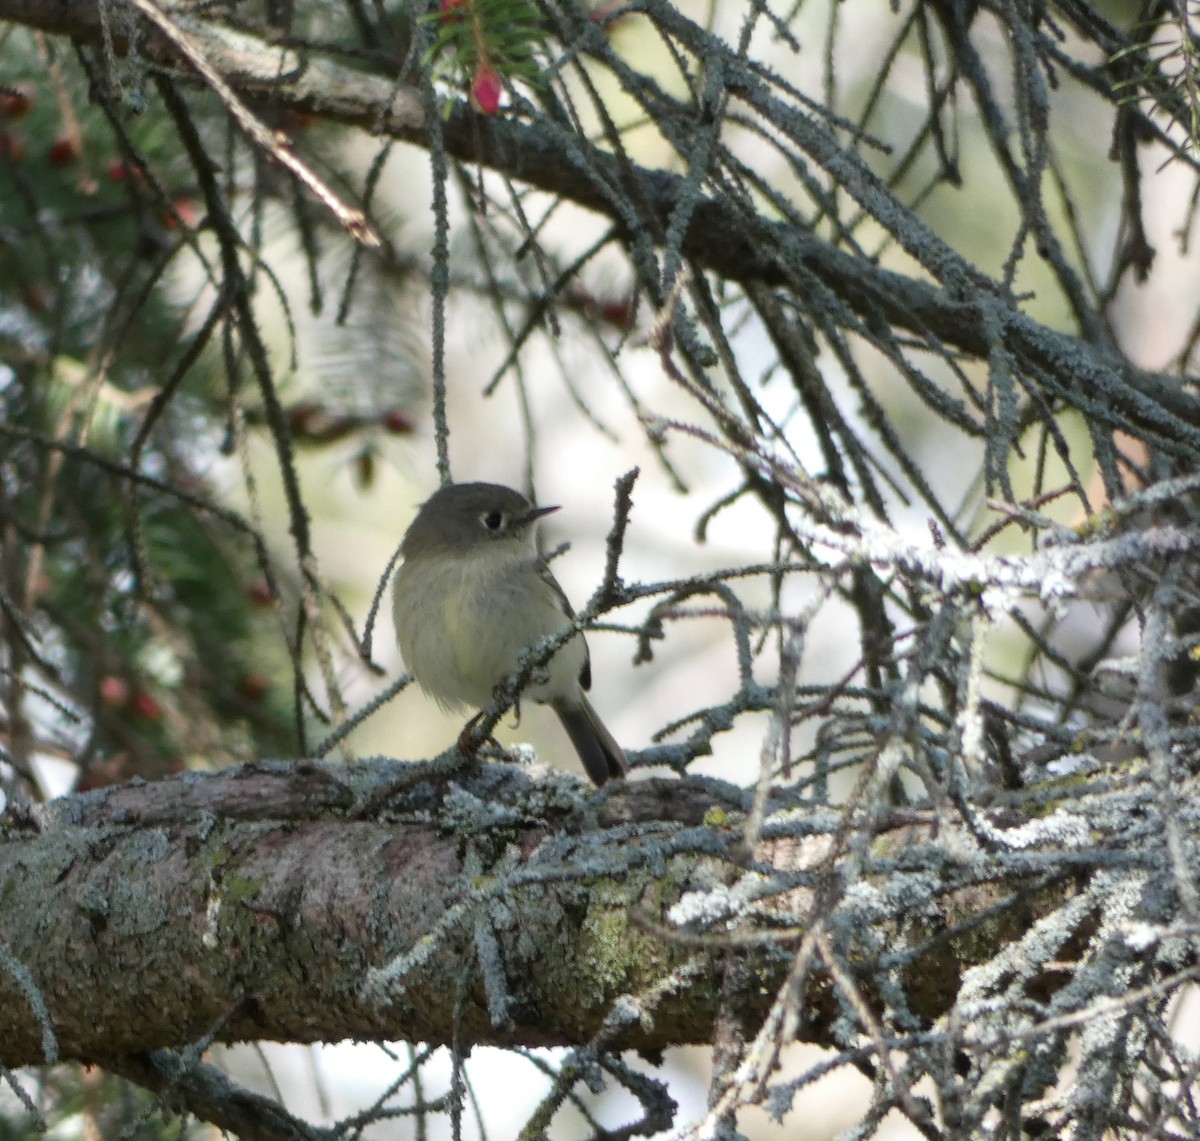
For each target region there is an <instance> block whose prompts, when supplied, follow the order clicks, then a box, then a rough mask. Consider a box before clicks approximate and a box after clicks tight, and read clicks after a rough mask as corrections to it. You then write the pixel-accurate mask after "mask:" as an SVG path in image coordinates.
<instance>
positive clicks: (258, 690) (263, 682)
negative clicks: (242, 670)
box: [242, 670, 271, 701]
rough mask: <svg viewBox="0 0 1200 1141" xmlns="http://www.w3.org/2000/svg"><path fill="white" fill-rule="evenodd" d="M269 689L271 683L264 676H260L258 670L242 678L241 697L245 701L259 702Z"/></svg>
mask: <svg viewBox="0 0 1200 1141" xmlns="http://www.w3.org/2000/svg"><path fill="white" fill-rule="evenodd" d="M270 688H271V683H270V682H269V681H267V677H266V674H261V673H259V672H258V670H252V671H251V672H250V673H248V674H247V675H246V676H245V677H244V678H242V696H243V697H244V698H245V699H246V700H247V701H261V700H262V698H263V696H264V695H265V694H266V692H267V690H268V689H270Z"/></svg>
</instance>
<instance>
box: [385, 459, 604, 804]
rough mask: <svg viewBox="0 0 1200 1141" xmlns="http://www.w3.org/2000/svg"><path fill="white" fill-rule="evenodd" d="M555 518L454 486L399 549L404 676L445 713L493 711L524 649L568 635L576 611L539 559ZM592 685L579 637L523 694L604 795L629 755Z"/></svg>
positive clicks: (396, 613) (481, 488) (499, 493)
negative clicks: (548, 716) (540, 524)
mask: <svg viewBox="0 0 1200 1141" xmlns="http://www.w3.org/2000/svg"><path fill="white" fill-rule="evenodd" d="M557 510H558V508H557V507H535V506H534V505H533V504H532V503H530V502H529V500H528V499H526V498H525V496H523V495H522V494H521V493H520V492H518V491H514V490H513V489H512V488H510V487H502V486H500V485H499V484H495V483H455V484H450V485H449V486H447V487H443V488H441V490H439V491H437V492H435V493H434V494H433V495H432V496H431V497H430V498H429V500H428V501H427V502H426V503H425V504H424V505H423V506H422V507H421V510H420V511H419V512H417V517H416V518H415V519H414V520H413V521H412V524H411V526H410V527H409V528H408V532H407V533H406V534H405V536H404V541H403V543H402V544H401V546H400V551H401V553H402V554H403V556H404V561H403V563H402V564H401V566H400V569H399V570H398V571H397V572H396V581H395V586H394V587H393V593H392V616H393V619H394V620H395V623H396V640H397V641H398V642H399V643H400V652H401V654H403V655H404V662H405V665H406V666H407V667H408V669H409V670H410V672H411V673H412V675H413V677H415V678H416V679H417V681H418V682H419V683H420V685H421V688H422V689H423V690H425V692H426V693H428V694H429V695H430V696H431V697H433V698H435V699H436V700H437V702H438V704H439V705H441V706H442V707H443V708H447V709H449V708H461V707H462V706H471V707H473V708H475V709H480V708H482V707H483V706H485V705H488V704H489V703H490V702H491V700H492V694H493V692H494V690H495V688H496V686H498V685H499V684H500V682H502V681H503V680H504V679H505V678H506V677H508V676H509V675H510V674H512V673H514V672H515V671H516V669H517V659H518V658H519V657H520V654H521V651H522V650H527V649H529V647H531V646H532V645H534V644H535V643H536V642H539V641H541V640H542V639H543V638H545V637H548V636H550V635H552V634H557V633H558V632H559V631H561V630H563V629H564V628H565V627H566V626H568V625H569V624H570V622H571V620H572V617H573V614H572V611H571V605H570V603H569V602H567V596H566V595H565V594H564V593H563V590H562V587H560V586H559V585H558V583H557V582H556V581H555V578H554V575H552V574H551V573H550V568H549V567H548V566H546V563H545V561H544V560H543V559H542V557H541V555H540V554H539V553H538V549H537V521H538V520H539V519H540V518H541V517H542V516H543V515H548V514H549V513H550V512H551V511H557ZM591 682H592V671H591V665H590V663H589V661H588V651H587V643H586V642H584V640H583V635H582V634H576V635H575V636H574V637H573V638H571V639H570V640H569V641H568V642H566V643H565V644H564V645H563V646H562V647H560V648H559V650H558V651H557V652H556V653H555V654H554V656H553V657H552V658H551V659H550V660H549V661H548V662H547V663H545V664H544V665H543V666H541V667H539V668H538V669H537V670H535V672H534V675H533V679H532V681H531V682H530V684H529V685H528V686H527V687H526V689H525V693H526V694H528V695H529V696H530V697H531V698H533V700H534V701H539V702H544V703H545V704H547V705H549V706H550V708H551V709H553V710H554V712H555V713H557V714H558V719H559V720H560V721H561V722H562V725H563V728H564V729H565V730H566V731H567V735H568V736H569V737H570V738H571V743H572V744H573V745H574V746H575V751H576V752H577V753H578V754H579V759H580V760H581V761H582V762H583V767H584V769H586V770H587V774H588V776H590V777H591V778H592V780H593V781H595V782H596V784H604V782H605V781H607V780H608V779H609V778H610V777H623V776H624V775H625V772H626V764H625V754H624V753H623V752H622V751H621V746H620V745H618V744H617V743H616V741H614V740H613V737H612V734H611V733H609V731H608V730H607V729H606V728H605V727H604V723H603V722H602V721H601V720H600V718H599V717H598V716H597V715H596V711H595V710H594V709H593V708H592V706H591V704H590V703H589V701H588V699H587V697H586V696H584V692H583V691H584V690H585V689H589V688H590V687H591Z"/></svg>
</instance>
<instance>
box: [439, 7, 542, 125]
mask: <svg viewBox="0 0 1200 1141" xmlns="http://www.w3.org/2000/svg"><path fill="white" fill-rule="evenodd" d="M421 23H423V24H425V25H426V27H427V28H428V29H429V30H430V32H431V34H432V39H433V42H432V44H431V45H430V47H429V48H428V50H427V51H426V53H425V58H424V60H423V62H424V64H425V66H427V67H428V66H434V67H435V68H436V69H437V70H438V71H439V72H440V73H441V74H442V75H444V76H445V77H446V78H448V79H449V80H450V81H451V82H454V83H456V84H458V85H460V86H463V87H470V88H471V89H472V92H473V93H474V87H473V84H474V83H476V82H477V81H478V80H479V78H480V76H481V75H484V74H485V73H487V72H493V73H495V74H496V75H498V76H500V77H503V78H504V79H508V80H510V81H511V80H514V79H520V80H524V81H525V82H526V83H529V84H537V83H539V82H540V81H541V77H542V70H541V68H540V66H539V65H538V62H537V58H536V55H537V51H538V49H539V47H540V46H541V44H542V41H543V40H544V38H545V35H546V30H545V28H544V26H543V23H542V18H541V15H540V13H539V12H538V10H537V7H536V6H535V5H534V4H533V3H532V2H531V0H441V3H440V5H439V6H438V8H437V10H436V11H433V12H429V13H427V14H426V15H424V16H422V17H421ZM485 110H486V108H485ZM489 113H490V111H489Z"/></svg>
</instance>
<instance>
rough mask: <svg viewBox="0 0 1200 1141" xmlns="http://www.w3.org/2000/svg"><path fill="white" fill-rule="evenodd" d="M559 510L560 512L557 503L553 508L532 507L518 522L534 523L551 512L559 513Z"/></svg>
mask: <svg viewBox="0 0 1200 1141" xmlns="http://www.w3.org/2000/svg"><path fill="white" fill-rule="evenodd" d="M557 510H558V504H557V503H556V504H555V505H554V506H553V507H531V508H530V509H529V510H528V511H526V512H525V514H524V515H522V516H521V518H520V519H519V520H518V522H520V523H532V522H534V521H535V520H537V519H540V518H541V517H542V516H543V515H549V514H550V513H551V512H553V511H557Z"/></svg>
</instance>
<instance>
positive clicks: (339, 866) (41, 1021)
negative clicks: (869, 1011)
mask: <svg viewBox="0 0 1200 1141" xmlns="http://www.w3.org/2000/svg"><path fill="white" fill-rule="evenodd" d="M389 785H390V786H391V787H392V788H393V789H396V788H400V789H403V788H404V787H405V786H407V791H397V792H396V796H395V799H393V801H392V805H393V811H394V812H395V814H396V815H397V816H398V819H396V820H394V821H392V822H385V821H381V820H375V819H358V818H356V812H355V806H356V805H361V804H364V803H366V802H368V801H370V800H371V799H372V798H373V797H375V796H377V794H378V792H379V790H380V789H381V788H383V787H385V786H389ZM729 807H730V806H729V805H728V804H725V805H722V803H721V802H720V801H719V800H718V799H717V798H716V797H714V796H713V795H712V794H711V793H708V792H705V791H704V790H703V789H701V788H698V787H696V786H693V785H690V784H687V783H681V782H678V781H662V782H656V781H652V782H639V783H634V784H629V785H624V786H621V787H619V788H618V789H616V790H615V792H614V793H613V794H612V795H610V796H607V797H599V796H596V797H593V798H592V799H590V800H589V799H586V798H585V797H584V796H583V795H582V794H581V792H580V788H579V786H578V785H577V783H576V782H575V781H574V780H573V778H570V777H566V776H564V775H562V774H557V775H555V776H553V777H551V778H548V779H546V780H543V781H540V782H535V781H531V780H530V779H529V778H528V777H527V776H526V775H525V774H524V773H522V772H520V771H519V770H517V769H514V768H512V767H510V766H507V765H494V764H488V765H484V766H483V767H482V769H480V770H478V771H475V772H467V773H461V774H457V775H455V776H453V777H446V776H445V775H444V774H443V775H442V776H440V777H438V776H436V775H435V774H434V772H433V770H431V769H430V768H429V767H428V766H416V765H401V764H398V763H396V762H382V761H376V762H367V763H361V764H356V765H352V766H343V767H337V766H319V765H312V764H306V763H305V764H295V765H288V764H274V765H268V766H251V767H246V768H241V769H234V770H228V771H225V772H221V773H215V774H203V775H202V774H187V775H185V776H181V777H178V778H171V779H168V780H163V781H161V782H156V783H153V784H136V785H127V786H122V787H118V788H113V789H107V790H101V791H98V792H93V793H87V794H83V795H81V796H76V797H70V798H64V799H63V800H59V801H54V802H51V803H50V804H49V805H46V806H44V807H39V808H38V809H37V810H36V811H35V812H33V813H30V814H28V815H27V816H26V817H24V818H16V817H15V815H14V813H12V812H10V813H9V814H8V816H6V817H5V818H4V824H5V831H4V835H3V840H2V842H0V893H2V895H3V898H4V900H5V906H4V908H3V911H2V912H0V947H3V948H5V950H6V966H7V968H8V969H6V970H4V971H0V1063H3V1064H5V1065H9V1066H17V1065H25V1064H32V1063H37V1062H40V1061H43V1060H44V1059H45V1058H46V1057H47V1054H50V1055H52V1056H53V1055H54V1054H55V1053H56V1054H57V1056H58V1057H60V1058H74V1059H79V1060H82V1061H87V1062H96V1061H100V1062H103V1061H104V1060H105V1059H109V1058H118V1057H121V1056H123V1055H132V1054H135V1053H136V1054H142V1053H145V1052H146V1051H152V1050H156V1049H162V1048H168V1047H185V1046H187V1045H188V1044H189V1043H194V1042H196V1041H198V1040H201V1041H207V1040H213V1041H225V1042H231V1041H241V1040H244V1039H255V1040H261V1039H267V1040H280V1041H293V1042H315V1041H339V1040H341V1039H344V1038H356V1039H368V1040H372V1039H373V1040H381V1041H383V1040H395V1039H406V1040H412V1041H425V1042H431V1043H446V1042H449V1041H451V1039H452V1038H456V1039H457V1040H458V1041H459V1042H472V1043H489V1044H501V1045H518V1044H519V1045H526V1046H530V1045H562V1044H582V1043H587V1042H590V1041H592V1040H594V1039H595V1038H596V1037H597V1036H598V1035H603V1037H604V1038H605V1040H606V1041H608V1042H609V1043H611V1045H613V1046H615V1047H617V1048H634V1047H640V1048H660V1047H664V1046H667V1045H673V1044H679V1043H687V1042H702V1041H709V1040H710V1039H711V1036H712V1033H713V1026H714V1021H715V1019H716V1018H717V1015H718V1012H719V1009H720V980H721V977H722V972H723V971H725V970H726V969H727V964H728V961H729V960H728V957H727V956H728V954H729V953H730V952H731V951H733V952H735V953H736V954H737V956H738V958H739V960H740V961H741V963H742V969H743V972H744V976H743V977H744V978H745V979H746V980H747V981H746V985H745V986H744V988H743V989H742V995H743V1000H742V1008H741V1009H740V1010H739V1017H741V1018H742V1019H744V1020H746V1022H747V1024H753V1023H754V1022H755V1021H756V1020H758V1019H760V1018H761V1016H762V1015H763V1014H764V1013H765V1012H766V1009H767V1007H768V1005H769V1000H770V998H771V996H772V994H773V992H774V990H775V988H776V986H777V984H778V983H779V982H780V981H781V979H782V978H783V977H784V975H785V973H786V969H787V963H788V962H789V961H790V957H791V953H792V951H791V946H792V943H793V940H794V938H795V937H798V936H799V935H800V934H801V933H802V931H797V933H796V936H791V935H789V934H788V931H789V930H790V927H791V925H792V924H795V923H802V922H804V921H803V920H801V919H799V918H791V919H788V918H787V917H788V916H794V917H799V916H801V915H804V914H807V913H808V912H809V910H810V909H812V908H814V907H816V906H817V899H818V896H819V895H821V894H822V892H821V891H815V890H813V889H811V888H809V887H807V886H805V885H806V884H808V883H811V884H814V885H816V884H821V883H824V884H827V885H832V884H836V883H837V882H838V880H839V878H840V876H841V874H842V873H841V872H840V870H839V869H840V864H841V860H842V859H852V858H853V859H857V857H856V856H854V857H852V856H851V854H850V853H845V854H843V856H841V857H839V858H838V860H837V861H835V862H834V863H830V862H829V858H830V856H831V853H833V852H834V851H836V843H835V842H834V841H833V840H832V838H831V836H829V835H813V836H809V837H807V838H803V837H802V838H800V839H781V840H778V841H775V842H773V843H767V844H764V845H762V847H761V849H760V856H762V855H765V856H766V857H767V858H768V860H769V862H768V863H765V864H764V863H759V864H758V865H756V866H757V867H759V868H760V869H761V871H759V872H752V873H751V875H750V877H749V879H747V880H746V881H745V882H746V883H749V884H755V883H759V882H760V881H761V876H762V874H763V873H770V869H771V868H774V869H775V873H774V874H777V875H782V876H784V877H785V878H784V880H783V881H782V882H783V884H784V886H785V889H786V890H782V891H778V892H775V893H773V895H772V896H771V897H769V899H768V900H766V901H764V903H763V904H762V905H761V906H762V908H763V913H762V917H761V918H760V922H766V923H767V924H768V928H769V926H770V925H771V920H770V915H771V914H772V913H773V914H775V915H777V916H778V922H780V923H782V924H783V926H782V927H781V928H780V930H779V931H778V932H776V933H775V934H770V933H769V931H768V930H766V929H764V930H763V931H762V932H761V935H760V936H759V937H751V938H748V939H747V938H743V937H742V936H736V937H735V938H734V941H733V942H732V943H729V942H727V941H726V940H725V939H723V938H721V937H720V936H719V935H718V934H717V933H718V932H719V931H720V930H721V929H722V927H723V923H724V921H723V920H722V919H721V917H720V909H721V907H723V906H726V904H722V903H721V900H722V899H723V898H724V897H723V895H722V890H723V889H721V888H720V886H719V885H720V884H721V883H722V882H726V883H729V882H733V880H734V879H737V878H740V877H741V874H742V873H741V872H740V870H739V867H738V865H739V864H742V865H744V864H745V860H746V857H745V854H744V853H742V852H741V851H740V830H739V829H738V828H737V827H736V825H735V826H732V827H731V824H732V823H733V821H735V820H736V818H737V814H736V811H735V813H734V814H733V815H731V814H730V811H729ZM705 819H707V820H708V826H705V824H704V823H702V821H704V820H705ZM913 819H914V818H911V817H910V818H909V820H910V823H911V822H912V820H913ZM830 823H832V824H833V826H834V827H835V829H836V821H832V822H830ZM898 824H899V822H896V823H893V825H891V828H892V829H894V828H895V827H897V826H898ZM918 833H919V834H922V835H926V836H927V835H928V829H927V828H926V827H925V826H924V825H920V826H919V827H918V828H917V829H916V830H915V831H914V829H913V828H912V827H908V828H906V829H905V831H904V832H903V833H896V834H895V838H894V839H890V840H886V841H883V843H884V844H885V847H890V846H891V845H893V844H896V843H899V842H901V841H900V836H901V835H905V836H907V837H908V840H909V841H911V840H912V839H913V838H914V837H915V836H916V835H917V834H918ZM904 842H908V841H904ZM886 862H887V861H886V860H885V863H886ZM784 869H786V871H784ZM805 869H807V871H806V870H805ZM788 876H792V877H795V886H794V887H791V888H787V887H786V884H787V883H788V882H790V881H789V880H788V879H787V877H788ZM1040 879H1041V877H1040V876H1033V877H1031V882H1035V881H1037V880H1040ZM1016 883H1017V881H1014V880H1013V879H1012V878H1010V879H1009V880H1008V881H1007V884H1006V886H1005V890H1006V891H1008V892H1012V891H1013V889H1014V886H1015V885H1016ZM1045 887H1046V884H1045V882H1043V883H1042V885H1041V888H1039V891H1040V890H1043V889H1044V888H1045ZM714 888H716V892H717V894H716V895H715V896H713V895H712V894H711V893H712V892H713V890H714ZM756 890H760V889H756ZM688 893H691V895H692V897H693V900H699V901H701V902H700V904H696V903H693V904H692V905H690V906H692V907H695V906H700V907H701V914H702V913H703V912H704V911H705V909H711V908H713V907H716V908H717V911H716V912H715V913H714V916H715V918H714V917H713V916H710V917H709V919H708V920H707V921H706V922H705V923H702V924H701V926H700V927H699V928H694V926H693V925H692V924H686V925H685V928H684V929H683V930H681V929H680V928H679V922H680V916H679V915H678V914H677V913H676V914H672V913H671V911H670V909H671V908H672V906H673V905H675V904H676V903H678V902H679V900H680V899H681V898H682V897H684V896H685V895H687V894H688ZM1019 896H1020V889H1019V887H1018V888H1017V894H1016V895H1014V896H1012V899H1013V900H1016V899H1017V898H1018V897H1019ZM710 897H711V898H710ZM996 899H997V893H996V892H993V891H992V890H991V889H987V890H983V889H980V888H971V889H969V890H967V892H966V893H965V894H964V893H963V892H961V891H957V890H954V889H951V890H949V891H948V892H947V894H946V897H945V900H944V906H945V910H944V911H943V912H942V913H941V915H940V917H939V916H938V915H932V916H930V917H929V919H930V923H929V924H928V925H922V926H921V927H920V928H919V929H918V928H914V927H913V926H912V925H911V924H909V922H908V917H907V916H905V917H903V918H901V919H900V922H901V923H902V924H903V925H905V926H907V928H908V931H907V935H906V936H904V938H905V940H906V941H908V940H911V941H912V945H914V946H915V945H917V944H920V943H921V942H922V941H923V940H926V939H928V937H929V936H930V934H931V933H934V932H937V931H942V930H947V929H949V928H950V927H952V926H953V925H954V924H955V923H956V922H959V921H961V920H962V917H963V914H964V913H965V912H966V913H974V912H976V911H977V910H980V909H985V908H994V906H995V904H996ZM704 901H707V902H704ZM829 902H830V901H829V899H828V898H826V899H825V904H828V903H829ZM1029 902H1030V900H1029V899H1022V900H1020V904H1019V906H1015V907H1011V908H1010V909H1009V912H1008V914H1009V915H1010V917H1011V919H1012V921H1013V922H1016V923H1024V922H1026V920H1027V917H1028V915H1029V914H1030V912H1029V911H1028V905H1029ZM740 906H741V905H739V907H740ZM822 906H824V905H822ZM814 913H815V912H814ZM1004 914H1005V911H1004V908H1003V907H1002V908H1001V909H1000V910H999V911H997V912H994V914H993V916H992V919H991V921H992V922H995V923H1003V922H1004V919H1003V915H1004ZM714 922H715V924H716V926H715V927H713V928H712V935H706V934H703V931H704V929H705V928H706V927H708V926H710V925H711V924H712V923H714ZM689 927H691V928H692V930H693V931H694V933H687V929H688V928H689ZM713 936H715V937H713ZM897 937H899V936H897ZM893 951H895V945H893ZM957 953H958V952H957V950H953V949H952V948H951V947H950V945H949V943H948V942H947V941H945V940H943V939H940V938H936V937H935V938H932V939H928V944H927V946H926V947H925V948H924V950H923V952H922V955H923V956H924V957H923V959H922V962H921V966H920V969H919V970H913V971H911V972H906V973H907V974H908V976H909V978H910V986H911V991H910V993H911V997H912V1001H913V1003H914V1009H916V1010H919V1011H922V1012H923V1013H924V1015H925V1016H927V1017H930V1016H936V1015H937V1013H939V1012H940V1011H942V1010H945V1009H946V1008H947V1007H948V1006H949V1005H950V1003H952V1002H953V999H954V994H955V990H956V985H957V974H958V966H959V964H958V963H957V962H956V959H955V956H956V955H957ZM893 969H894V968H893ZM864 985H865V986H866V987H867V989H868V991H869V989H870V987H871V985H872V984H870V983H869V982H867V983H865V984H864ZM810 992H811V993H810V995H809V999H810V1004H809V1010H810V1012H811V1015H810V1019H809V1021H808V1024H807V1025H806V1027H805V1030H804V1036H805V1037H808V1038H811V1039H813V1040H817V1041H821V1040H824V1039H825V1036H826V1035H827V1033H828V1027H829V1022H828V1021H826V1019H827V1018H828V1019H829V1020H832V1019H834V1018H835V1017H836V1015H837V1011H836V1008H835V1005H834V1004H833V1002H832V999H831V992H830V991H829V988H828V981H827V980H826V979H825V978H824V976H823V975H820V976H815V977H814V981H813V983H812V986H811V988H810ZM651 995H653V996H654V997H653V999H652V1000H651V999H650V998H648V996H651ZM43 1010H44V1011H45V1013H44V1014H43ZM622 1011H623V1012H624V1014H623V1015H621V1017H619V1018H618V1020H617V1022H616V1023H614V1022H613V1018H614V1012H622Z"/></svg>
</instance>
